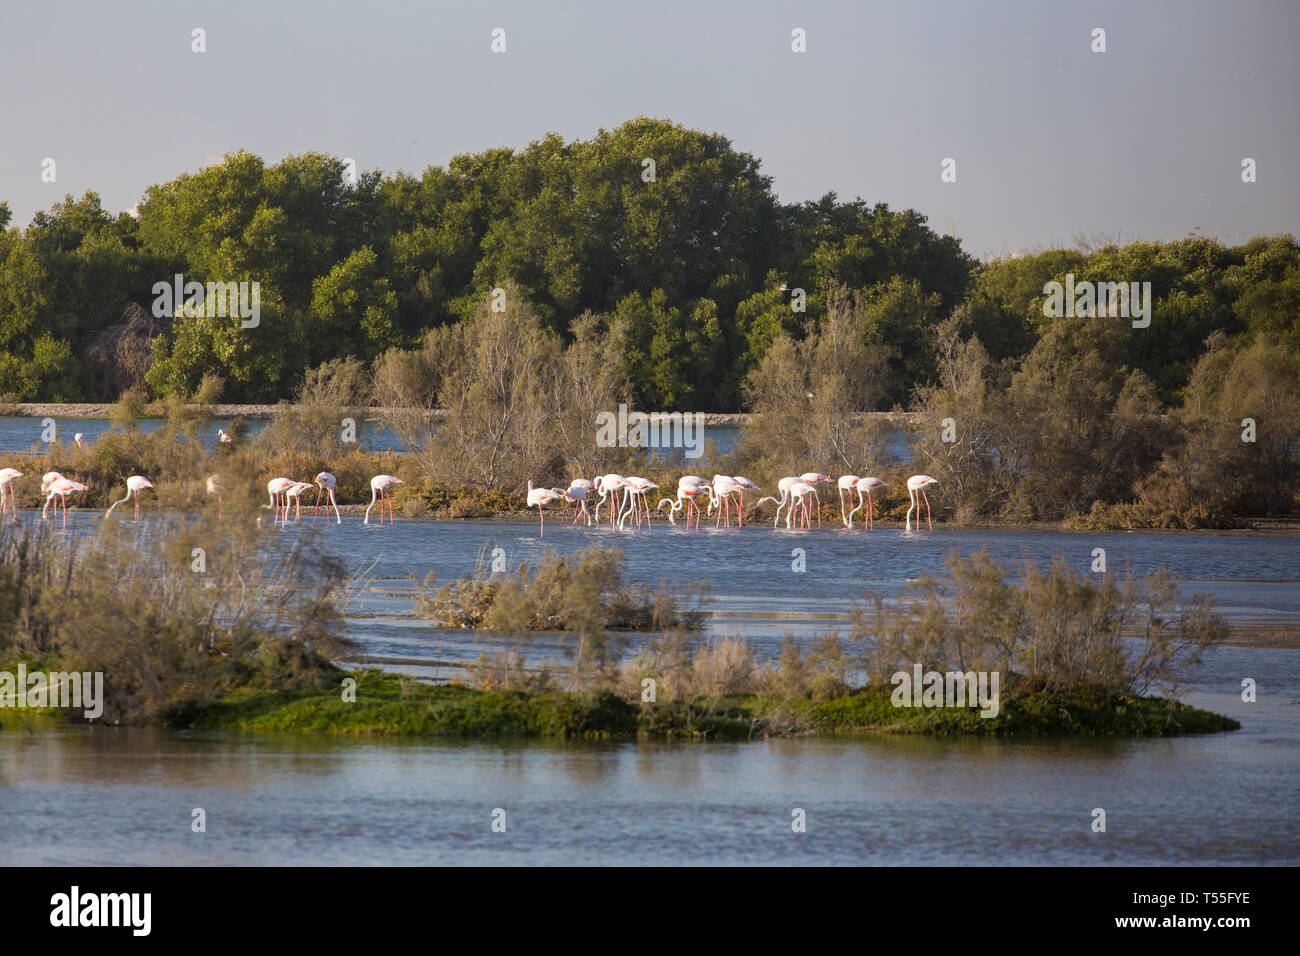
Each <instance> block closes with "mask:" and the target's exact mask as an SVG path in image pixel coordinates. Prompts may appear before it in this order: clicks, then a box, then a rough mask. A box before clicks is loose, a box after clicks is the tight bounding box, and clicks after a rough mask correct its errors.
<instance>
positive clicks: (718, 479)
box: [709, 475, 741, 528]
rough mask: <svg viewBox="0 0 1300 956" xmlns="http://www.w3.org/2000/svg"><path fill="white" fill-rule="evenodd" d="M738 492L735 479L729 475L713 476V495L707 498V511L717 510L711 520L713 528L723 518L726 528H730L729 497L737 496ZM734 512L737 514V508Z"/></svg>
mask: <svg viewBox="0 0 1300 956" xmlns="http://www.w3.org/2000/svg"><path fill="white" fill-rule="evenodd" d="M740 491H741V488H740V485H738V484H736V479H735V478H732V477H731V476H730V475H714V476H713V494H712V495H710V497H709V510H710V511H712V510H713V509H714V508H717V509H718V513H717V515H716V516H715V517H714V519H713V526H714V527H715V528H716V527H717V526H718V522H720V521H722V520H723V518H724V517H725V518H726V526H727V527H728V528H730V527H731V505H732V504H733V502H732V500H731V496H732V495H739V494H740ZM736 510H737V512H739V510H740V509H739V507H737V509H736ZM737 517H739V514H737Z"/></svg>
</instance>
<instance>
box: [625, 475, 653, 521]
mask: <svg viewBox="0 0 1300 956" xmlns="http://www.w3.org/2000/svg"><path fill="white" fill-rule="evenodd" d="M625 481H626V484H627V507H626V508H625V509H624V511H623V513H622V514H620V515H619V516H618V528H619V530H620V531H622V530H623V522H624V521H625V520H627V516H628V515H629V514H631V513H632V512H633V509H635V511H636V527H637V530H638V531H639V530H641V513H642V511H643V510H644V512H645V521H646V527H647V528H648V527H649V526H650V503H649V502H648V501H647V500H646V495H648V494H649V493H650V492H651V491H653V490H654V489H656V488H658V487H659V486H658V485H656V484H655V483H654V482H653V481H650V480H649V479H648V478H638V477H636V476H632V477H629V478H627V479H625Z"/></svg>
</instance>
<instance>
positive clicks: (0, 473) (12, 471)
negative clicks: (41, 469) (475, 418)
mask: <svg viewBox="0 0 1300 956" xmlns="http://www.w3.org/2000/svg"><path fill="white" fill-rule="evenodd" d="M22 476H23V473H22V472H21V471H19V470H18V469H17V468H0V515H3V514H4V513H5V502H6V501H8V502H9V507H10V509H11V510H12V511H13V513H14V517H15V518H17V517H18V493H17V492H16V491H9V490H8V489H9V486H10V485H11V484H12V483H13V482H14V481H16V480H17V479H19V478H21V477H22Z"/></svg>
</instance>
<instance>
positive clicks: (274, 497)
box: [257, 478, 297, 528]
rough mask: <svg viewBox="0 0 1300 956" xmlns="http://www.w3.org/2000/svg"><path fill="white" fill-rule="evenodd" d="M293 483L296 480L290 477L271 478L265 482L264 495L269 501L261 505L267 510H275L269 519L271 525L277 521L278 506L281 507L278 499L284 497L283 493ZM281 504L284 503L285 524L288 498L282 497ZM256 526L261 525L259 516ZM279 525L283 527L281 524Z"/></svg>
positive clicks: (278, 514)
mask: <svg viewBox="0 0 1300 956" xmlns="http://www.w3.org/2000/svg"><path fill="white" fill-rule="evenodd" d="M295 484H297V482H295V481H294V480H293V479H292V478H272V479H271V480H270V481H268V482H267V483H266V495H267V497H268V498H269V499H270V502H271V503H270V504H266V505H262V507H263V508H266V509H268V510H273V511H274V512H275V517H274V518H272V519H271V524H272V525H274V524H275V523H276V522H277V521H279V520H280V507H281V500H280V499H281V498H284V493H285V492H286V491H288V490H289V489H290V488H292V487H293V486H294V485H295ZM283 505H284V524H286V525H287V524H288V523H289V500H288V499H287V498H284V502H283ZM257 526H258V527H259V528H260V527H261V526H262V520H261V518H260V517H259V518H258V521H257ZM281 527H283V525H282V526H281Z"/></svg>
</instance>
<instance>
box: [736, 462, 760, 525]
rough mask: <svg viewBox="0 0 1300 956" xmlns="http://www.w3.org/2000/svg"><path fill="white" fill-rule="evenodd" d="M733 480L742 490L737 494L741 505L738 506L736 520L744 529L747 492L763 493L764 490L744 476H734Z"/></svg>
mask: <svg viewBox="0 0 1300 956" xmlns="http://www.w3.org/2000/svg"><path fill="white" fill-rule="evenodd" d="M731 480H732V481H734V482H735V483H736V485H737V486H738V487H739V488H740V491H739V492H738V493H737V498H739V500H740V504H738V505H737V506H736V520H737V522H739V525H740V527H742V528H743V527H745V492H747V491H762V490H763V489H762V488H760V487H758V485H756V484H754V483H753V482H752V481H750V480H749V479H748V478H746V477H744V476H743V475H732V476H731Z"/></svg>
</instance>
